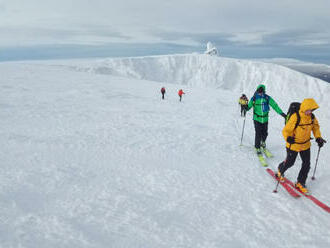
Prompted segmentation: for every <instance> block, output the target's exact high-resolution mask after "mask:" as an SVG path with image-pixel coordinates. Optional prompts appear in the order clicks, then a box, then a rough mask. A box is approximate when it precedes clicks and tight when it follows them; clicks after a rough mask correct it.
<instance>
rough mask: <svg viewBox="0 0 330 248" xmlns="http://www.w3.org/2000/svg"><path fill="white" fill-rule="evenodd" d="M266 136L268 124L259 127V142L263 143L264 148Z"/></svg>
mask: <svg viewBox="0 0 330 248" xmlns="http://www.w3.org/2000/svg"><path fill="white" fill-rule="evenodd" d="M267 136H268V122H266V123H263V124H262V126H261V142H263V146H264V147H266V139H267Z"/></svg>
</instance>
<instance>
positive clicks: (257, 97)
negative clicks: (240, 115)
mask: <svg viewBox="0 0 330 248" xmlns="http://www.w3.org/2000/svg"><path fill="white" fill-rule="evenodd" d="M260 87H261V88H263V89H264V93H262V94H258V93H257V92H256V93H255V94H254V96H253V97H251V99H250V101H249V104H248V107H247V111H249V110H250V109H251V108H252V107H253V120H255V121H257V122H260V123H266V122H268V114H269V110H270V109H269V106H271V107H272V108H273V109H274V110H275V111H276V112H277V113H278V114H283V111H282V109H281V108H280V107H279V106H278V105H277V103H276V102H275V101H274V99H273V98H272V97H270V96H268V95H267V94H265V92H266V87H265V85H263V84H260V85H259V86H258V87H257V91H258V89H259V88H260Z"/></svg>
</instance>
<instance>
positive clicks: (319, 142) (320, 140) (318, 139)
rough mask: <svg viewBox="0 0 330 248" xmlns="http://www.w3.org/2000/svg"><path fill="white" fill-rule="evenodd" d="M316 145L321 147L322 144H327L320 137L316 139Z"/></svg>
mask: <svg viewBox="0 0 330 248" xmlns="http://www.w3.org/2000/svg"><path fill="white" fill-rule="evenodd" d="M316 143H317V144H318V146H319V147H322V146H323V145H324V143H327V141H326V140H324V139H322V138H321V137H320V138H317V139H316Z"/></svg>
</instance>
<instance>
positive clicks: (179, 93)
mask: <svg viewBox="0 0 330 248" xmlns="http://www.w3.org/2000/svg"><path fill="white" fill-rule="evenodd" d="M183 94H185V93H184V92H183V90H182V89H180V90H179V92H178V95H179V97H180V102H181V99H182V95H183Z"/></svg>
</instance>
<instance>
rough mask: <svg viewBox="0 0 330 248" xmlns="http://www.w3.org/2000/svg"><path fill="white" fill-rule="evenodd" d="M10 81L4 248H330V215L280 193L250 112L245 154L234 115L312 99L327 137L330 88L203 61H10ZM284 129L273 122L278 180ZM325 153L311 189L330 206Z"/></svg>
mask: <svg viewBox="0 0 330 248" xmlns="http://www.w3.org/2000/svg"><path fill="white" fill-rule="evenodd" d="M203 68H204V69H203ZM0 73H1V75H2V77H1V78H0V87H1V91H0V94H1V95H0V106H1V112H0V115H1V116H0V123H1V124H0V125H1V130H0V137H1V139H0V145H1V147H2V149H1V150H0V158H1V172H0V199H1V205H0V247H36V244H43V246H42V247H329V245H330V236H329V229H330V221H329V216H330V215H329V213H326V212H325V211H323V210H322V209H320V208H319V207H318V206H316V205H315V204H313V203H312V202H311V201H309V200H308V199H305V198H301V199H298V200H297V199H292V197H290V196H289V195H288V194H287V193H286V192H285V191H283V190H282V189H281V188H280V190H279V193H278V194H273V193H272V190H273V188H274V186H275V183H274V181H273V180H272V179H271V178H270V177H269V175H268V174H266V172H265V170H264V168H261V167H260V165H259V164H258V161H257V159H256V157H255V155H254V151H253V140H254V129H253V123H252V120H251V118H252V116H251V113H249V114H248V117H247V120H246V126H245V135H244V140H243V143H244V146H243V147H240V146H239V142H240V137H241V130H242V124H243V119H242V118H241V117H239V110H238V104H237V100H238V97H239V95H240V93H241V92H242V91H244V92H245V93H246V94H247V95H248V96H251V95H252V94H253V92H254V90H255V87H256V86H257V84H259V83H260V82H264V83H265V84H266V86H267V89H268V92H269V94H270V95H271V96H273V97H274V98H275V100H276V101H277V102H278V104H279V105H280V106H281V107H282V108H283V109H284V110H286V108H287V106H288V103H289V102H290V101H291V99H290V97H292V100H302V99H303V98H305V97H314V98H315V99H316V100H317V101H318V102H319V104H320V106H321V107H320V109H319V110H317V111H316V115H317V117H318V119H319V121H320V123H321V131H322V134H323V136H324V137H325V138H326V139H327V137H330V135H329V129H328V128H327V125H328V124H327V123H329V119H330V117H329V115H328V111H327V110H326V107H327V106H328V105H327V104H328V103H327V101H326V99H327V97H328V96H329V88H328V87H329V86H328V84H326V83H324V82H322V81H320V80H316V79H314V78H311V77H308V76H306V75H303V74H300V73H297V72H294V71H291V70H289V69H287V68H284V67H281V66H276V65H270V64H263V63H258V62H251V61H245V60H244V61H243V60H233V59H226V58H210V57H207V56H204V55H177V56H159V57H146V58H127V59H108V60H88V61H80V60H76V61H48V62H24V63H23V62H21V63H19V62H15V63H1V64H0ZM163 85H165V86H166V88H167V95H166V99H165V100H164V101H162V100H161V99H160V92H159V91H160V87H161V86H163ZM292 87H294V90H291V88H292ZM179 88H183V89H184V90H185V91H186V95H184V97H183V102H181V103H180V102H179V101H178V97H177V94H176V92H177V90H178V89H179ZM287 92H290V94H287ZM282 127H283V118H282V117H280V116H279V115H277V114H276V113H275V112H274V111H272V113H271V119H270V124H269V138H268V142H267V143H268V147H269V148H270V149H271V150H272V151H273V153H274V155H275V158H273V159H270V160H269V164H270V168H274V169H275V168H276V167H277V164H278V163H279V162H280V161H282V160H283V159H284V157H285V153H284V142H283V139H282V137H281V129H282ZM328 149H329V148H328V145H326V146H325V147H324V148H323V149H322V152H321V155H320V159H319V165H318V171H317V175H316V176H317V180H316V181H313V182H312V181H308V182H307V184H308V186H309V188H310V190H311V191H312V192H313V193H314V195H315V196H316V197H318V198H319V199H320V200H322V201H324V202H326V203H327V204H330V194H329V192H330V186H329V183H328V181H329V178H330V169H329V167H328V166H327V164H328V162H327V161H329V152H328V151H329V150H328ZM316 151H317V147H316V146H315V143H314V142H313V147H312V167H314V162H315V155H316ZM299 164H300V160H299V159H297V162H296V166H294V167H293V168H292V169H290V170H289V171H288V173H287V176H288V177H289V178H291V179H292V180H294V179H295V177H296V175H297V173H298V169H299ZM288 234H290V235H288Z"/></svg>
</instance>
